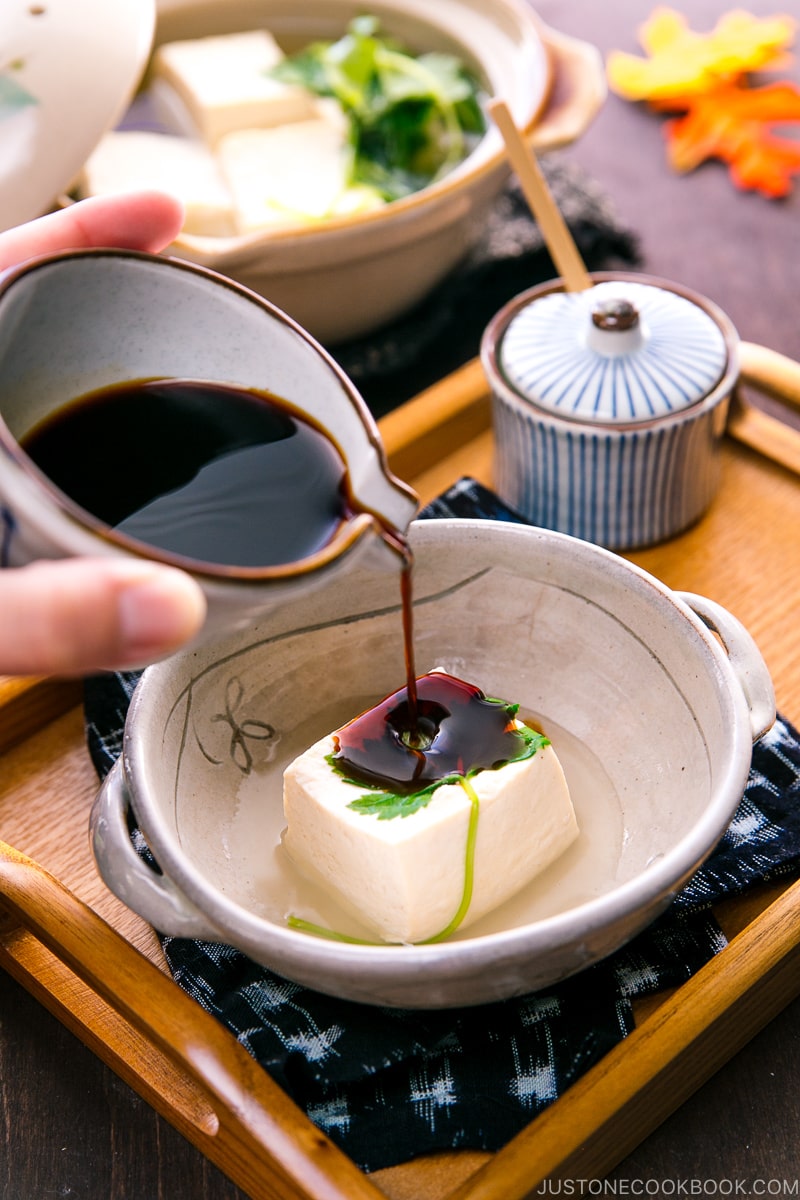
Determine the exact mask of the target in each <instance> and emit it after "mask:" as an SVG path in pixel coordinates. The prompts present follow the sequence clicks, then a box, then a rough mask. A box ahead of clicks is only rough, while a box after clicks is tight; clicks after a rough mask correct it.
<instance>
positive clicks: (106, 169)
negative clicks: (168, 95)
mask: <svg viewBox="0 0 800 1200" xmlns="http://www.w3.org/2000/svg"><path fill="white" fill-rule="evenodd" d="M139 188H158V189H159V190H160V191H164V192H169V193H170V194H171V195H173V196H176V197H177V198H178V199H179V200H181V201H182V202H183V204H184V207H185V210H186V216H185V219H184V225H183V228H184V231H185V232H186V233H193V234H200V235H202V236H207V237H228V236H231V235H233V234H234V233H235V232H236V225H235V216H234V206H233V198H232V196H231V193H230V191H229V189H228V186H227V184H226V183H225V181H224V179H223V177H222V174H221V172H220V169H219V165H218V163H217V161H216V159H215V158H214V156H213V155H212V154H211V151H210V150H209V149H208V147H207V146H205V145H204V144H203V143H202V142H197V141H189V140H188V139H186V138H180V137H171V136H170V135H168V134H163V133H150V132H145V131H138V130H122V131H114V132H111V133H107V134H106V135H105V136H104V137H103V138H101V140H100V142H99V144H98V145H97V147H96V148H95V150H94V151H93V153H92V154H91V156H90V158H89V160H88V162H87V163H86V165H85V167H84V169H83V174H82V177H81V181H80V190H81V192H82V193H83V194H84V195H86V196H105V195H108V194H109V193H112V192H126V191H136V190H138V189H139Z"/></svg>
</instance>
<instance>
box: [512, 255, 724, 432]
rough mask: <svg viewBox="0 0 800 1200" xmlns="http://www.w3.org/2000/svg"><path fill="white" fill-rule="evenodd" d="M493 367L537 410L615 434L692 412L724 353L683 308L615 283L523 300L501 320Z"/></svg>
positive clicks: (709, 320)
mask: <svg viewBox="0 0 800 1200" xmlns="http://www.w3.org/2000/svg"><path fill="white" fill-rule="evenodd" d="M498 360H499V365H500V369H501V371H502V373H503V375H504V376H505V378H506V380H507V381H508V383H509V384H510V385H511V387H513V388H514V389H515V390H516V391H517V392H518V393H519V394H520V395H521V396H523V397H524V398H525V399H527V400H530V401H532V402H533V403H534V404H536V405H537V407H539V408H541V409H544V410H545V411H549V412H551V413H553V414H555V415H557V416H559V417H562V418H565V419H567V420H573V421H582V422H591V423H594V424H609V425H621V424H630V423H631V422H639V421H652V420H654V419H658V418H660V417H667V416H669V415H670V414H671V413H675V412H678V411H680V410H682V409H686V408H690V407H691V406H692V405H694V404H697V403H699V401H701V400H703V399H704V398H705V397H706V396H707V395H708V394H709V392H711V391H712V390H713V389H714V387H715V386H716V384H717V383H719V381H720V379H721V378H722V377H723V375H724V373H725V369H726V366H727V361H728V349H727V345H726V341H725V337H724V335H723V332H722V330H721V328H720V327H719V325H718V324H717V322H716V321H715V320H714V318H713V317H712V316H711V315H710V314H709V313H708V312H706V311H705V310H704V309H703V308H700V306H699V305H697V304H695V303H694V302H693V301H691V300H689V299H688V298H686V297H685V296H682V295H679V294H678V293H676V292H672V291H670V290H668V289H667V288H661V287H657V286H655V285H653V284H647V283H640V282H634V281H631V280H628V279H619V280H610V281H605V282H601V283H597V284H595V285H594V287H591V288H588V289H587V290H586V291H583V292H562V291H554V292H549V293H546V294H544V295H542V296H540V297H538V298H536V299H534V300H532V301H531V303H530V304H527V305H526V306H525V307H524V308H522V309H521V310H520V311H519V312H518V313H517V314H516V315H515V316H514V317H513V318H512V319H511V321H510V323H509V325H508V328H507V329H506V332H505V334H504V335H503V338H502V341H501V344H500V349H499V355H498Z"/></svg>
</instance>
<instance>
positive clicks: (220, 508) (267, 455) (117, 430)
mask: <svg viewBox="0 0 800 1200" xmlns="http://www.w3.org/2000/svg"><path fill="white" fill-rule="evenodd" d="M21 445H22V447H23V449H24V450H25V452H26V453H27V454H28V455H29V457H30V458H32V459H33V461H34V462H35V463H36V465H37V466H38V467H39V468H40V469H41V470H42V471H43V472H44V473H45V474H46V475H47V476H48V478H49V479H50V480H52V482H53V483H54V484H55V485H56V486H57V487H58V488H60V489H61V491H62V492H64V493H65V494H66V495H67V496H69V497H70V499H72V500H73V501H75V503H76V504H79V505H80V506H81V508H83V509H85V510H86V511H87V512H89V513H91V514H92V515H93V516H95V517H98V518H99V519H100V520H101V521H103V522H105V524H107V525H110V526H112V527H114V528H116V529H119V530H120V532H123V533H125V534H127V535H128V536H130V537H133V538H136V539H137V540H138V541H141V542H146V543H147V544H148V545H150V546H154V547H156V548H158V549H159V550H164V551H167V552H168V553H170V554H175V555H178V556H180V557H182V558H188V559H192V560H194V561H195V562H200V563H208V564H216V565H221V566H232V567H255V568H258V567H273V566H280V565H283V564H286V563H291V562H296V561H297V560H299V559H302V558H307V557H308V556H309V555H312V554H314V553H315V552H316V551H318V550H320V549H322V548H323V547H324V546H325V545H327V543H328V542H330V540H331V539H332V538H333V537H334V536H335V534H336V532H337V531H338V529H339V527H340V526H341V524H342V523H343V522H344V521H345V520H346V519H347V518H348V517H349V516H351V515H352V504H351V501H350V498H349V495H348V489H347V478H346V468H345V464H344V460H343V458H342V456H341V454H340V452H339V450H338V449H337V447H336V446H335V445H334V443H333V442H332V441H331V440H330V438H328V437H327V435H326V434H325V433H323V432H322V430H320V429H318V428H316V426H314V425H313V424H312V423H311V422H310V421H308V420H307V419H305V418H301V417H300V416H299V415H298V414H297V413H296V412H295V411H293V410H292V409H290V408H289V407H288V406H287V405H285V404H284V403H283V402H282V401H279V400H278V399H277V398H276V397H273V396H271V395H268V394H266V393H261V392H254V391H248V390H246V389H243V388H242V389H240V388H234V387H229V386H226V385H221V384H214V383H205V382H194V381H191V380H180V379H159V380H152V381H137V382H132V383H125V384H117V385H114V386H113V387H110V388H104V389H101V390H99V391H96V392H92V393H90V394H88V395H86V396H82V397H80V398H78V399H77V400H74V401H72V402H71V403H69V404H66V405H64V406H63V407H61V408H60V409H58V410H56V411H55V412H54V413H53V414H52V415H51V416H50V417H48V418H47V419H46V420H45V421H43V422H42V423H41V424H40V425H39V426H37V427H36V428H34V429H33V430H31V431H30V433H29V434H28V435H27V436H26V437H25V438H24V439H23V440H22V442H21Z"/></svg>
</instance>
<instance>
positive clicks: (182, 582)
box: [117, 564, 207, 667]
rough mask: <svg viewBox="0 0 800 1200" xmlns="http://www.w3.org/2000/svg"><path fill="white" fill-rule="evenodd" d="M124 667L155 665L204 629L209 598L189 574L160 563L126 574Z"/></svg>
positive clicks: (122, 587) (121, 603)
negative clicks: (154, 663) (151, 663)
mask: <svg viewBox="0 0 800 1200" xmlns="http://www.w3.org/2000/svg"><path fill="white" fill-rule="evenodd" d="M117 603H118V614H119V637H120V643H119V648H118V656H117V657H118V660H119V664H120V665H122V666H125V667H132V666H141V665H144V664H146V663H148V662H155V661H156V660H157V659H160V658H164V657H165V656H166V655H168V654H171V653H173V652H174V651H175V650H177V649H179V648H180V647H181V646H183V645H185V644H186V643H187V642H189V641H191V639H192V638H193V637H195V636H196V635H197V634H198V633H199V632H200V629H201V628H202V625H203V622H204V620H205V616H206V610H207V606H206V599H205V596H204V594H203V591H202V589H201V587H200V585H199V584H198V583H197V582H196V581H195V580H194V579H192V578H191V576H189V575H187V574H185V573H184V572H183V571H179V570H176V569H174V568H172V567H162V566H157V565H155V564H137V565H136V566H135V567H134V569H133V570H131V569H130V568H128V569H127V570H126V569H121V573H120V578H119V591H118V595H117Z"/></svg>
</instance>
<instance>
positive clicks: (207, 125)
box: [153, 29, 314, 146]
mask: <svg viewBox="0 0 800 1200" xmlns="http://www.w3.org/2000/svg"><path fill="white" fill-rule="evenodd" d="M282 58H283V52H282V51H281V49H280V47H279V46H278V44H277V42H276V41H275V39H274V38H273V37H272V35H271V34H269V33H267V32H266V30H260V29H257V30H251V31H249V32H247V33H230V34H220V35H217V36H213V37H203V38H193V39H189V40H187V41H180V42H167V43H165V44H164V45H163V46H159V47H158V49H157V50H156V52H155V54H154V55H153V73H154V77H155V79H156V80H161V81H163V82H165V83H167V84H168V85H169V86H170V87H171V88H172V89H173V90H174V91H175V92H176V93H177V95H178V97H179V98H180V100H181V101H182V103H183V106H184V108H185V109H186V111H187V112H188V114H189V116H190V117H191V120H192V122H193V124H194V125H195V127H196V129H197V132H198V134H199V135H200V136H201V137H202V138H204V139H205V140H206V141H207V142H208V144H209V145H210V146H215V145H216V143H217V142H218V141H219V139H220V138H221V137H223V136H224V135H225V134H226V133H230V132H231V131H232V130H235V129H248V128H260V127H263V126H271V125H278V124H281V123H282V122H284V121H301V120H303V119H304V118H306V117H309V116H311V115H312V114H313V112H314V97H313V96H312V95H311V94H310V93H309V92H308V91H307V90H306V89H305V88H302V87H295V86H293V85H289V84H285V83H281V82H280V81H279V80H277V79H270V78H269V76H268V75H267V74H266V72H267V71H268V70H269V69H270V68H271V67H274V66H275V65H276V63H278V62H280V61H281V59H282Z"/></svg>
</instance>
